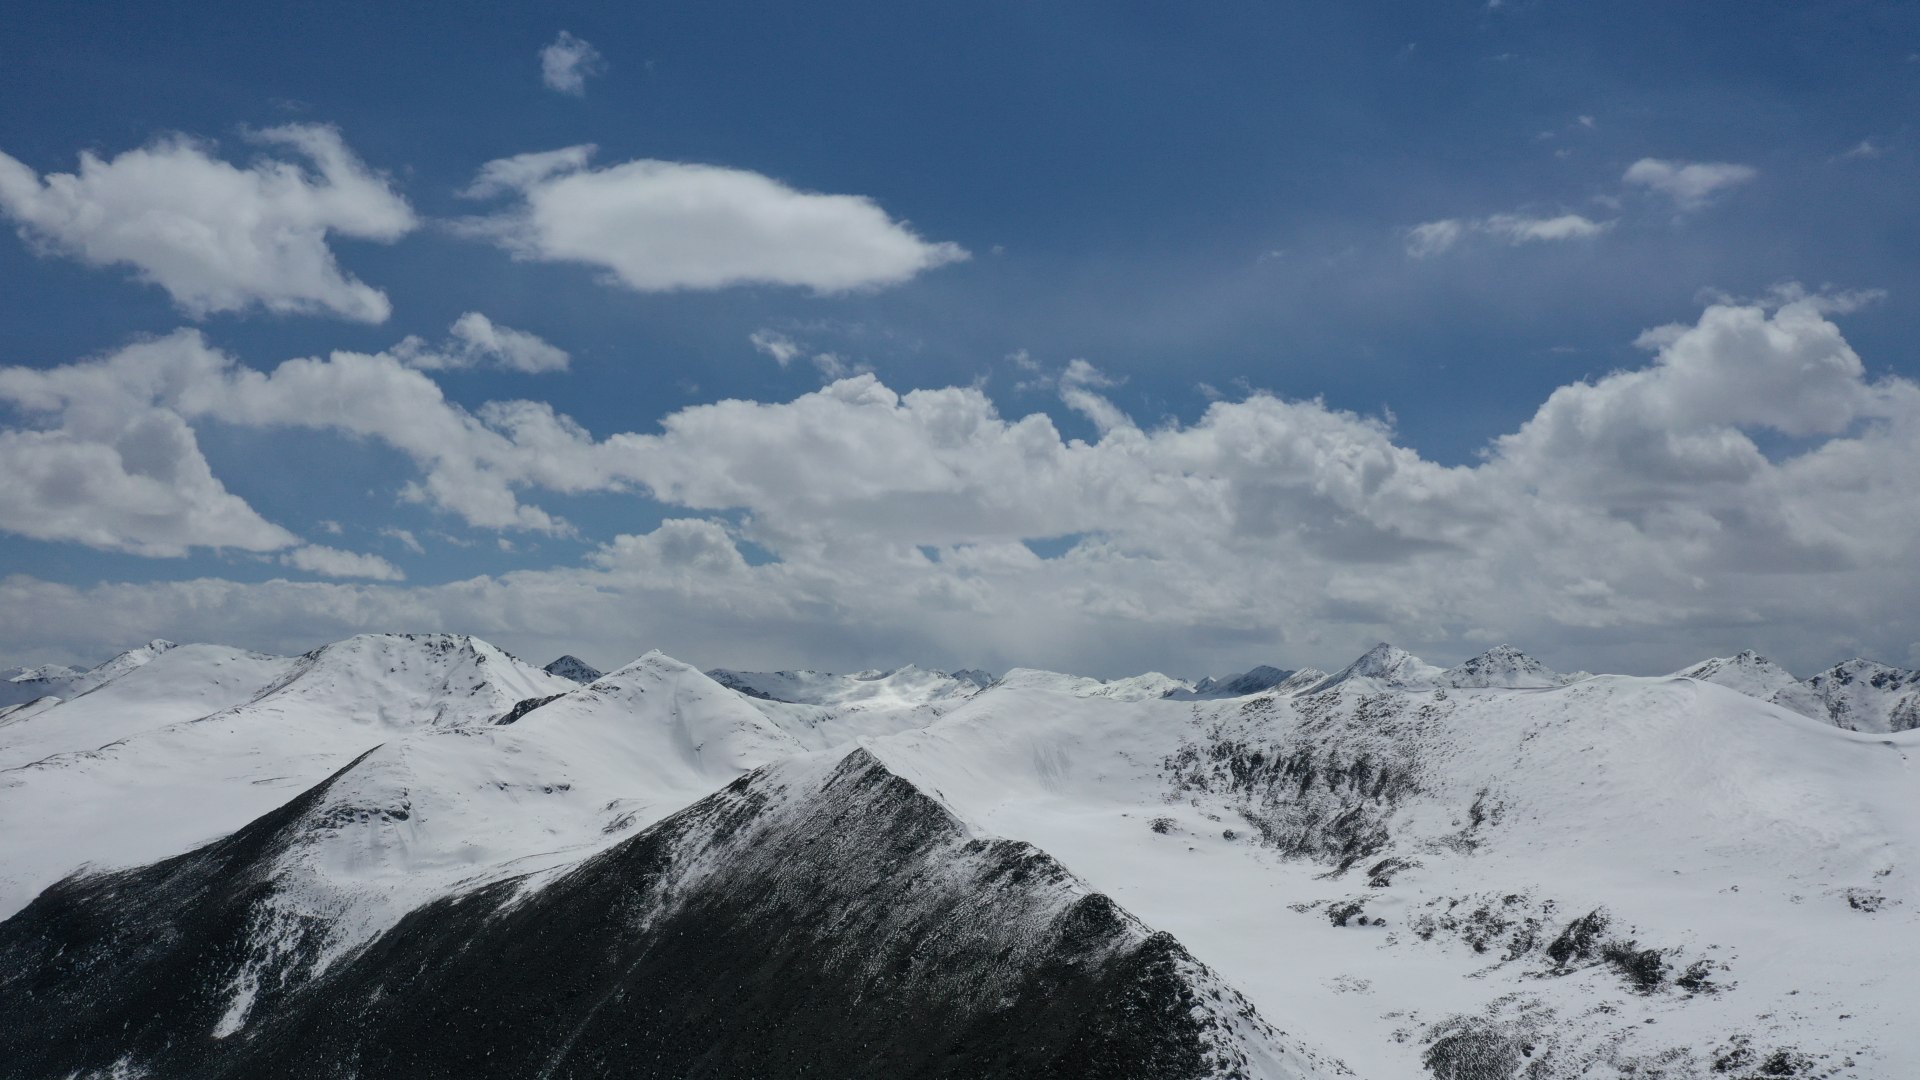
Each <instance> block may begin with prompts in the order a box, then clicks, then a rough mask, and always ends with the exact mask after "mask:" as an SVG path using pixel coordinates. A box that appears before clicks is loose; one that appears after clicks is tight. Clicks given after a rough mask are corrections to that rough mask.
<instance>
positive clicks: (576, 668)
mask: <svg viewBox="0 0 1920 1080" xmlns="http://www.w3.org/2000/svg"><path fill="white" fill-rule="evenodd" d="M540 670H541V671H544V672H546V673H547V674H549V675H558V676H559V677H560V678H562V679H569V680H571V681H573V682H577V683H579V684H580V685H582V686H585V685H587V684H588V683H590V682H592V681H593V680H595V679H597V678H599V677H600V676H601V675H602V674H603V672H602V671H601V670H600V669H599V668H597V667H594V666H593V665H592V664H589V663H587V662H586V661H585V660H582V659H580V658H579V657H577V656H575V655H573V654H572V653H568V654H567V655H565V656H562V657H561V658H560V659H558V660H555V661H554V662H553V663H551V664H548V665H547V666H546V667H543V668H541V669H540Z"/></svg>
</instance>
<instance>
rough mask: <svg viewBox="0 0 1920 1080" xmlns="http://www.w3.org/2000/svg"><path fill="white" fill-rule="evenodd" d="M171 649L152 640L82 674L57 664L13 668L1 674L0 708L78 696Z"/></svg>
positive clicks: (166, 642)
mask: <svg viewBox="0 0 1920 1080" xmlns="http://www.w3.org/2000/svg"><path fill="white" fill-rule="evenodd" d="M171 648H173V642H171V641H167V640H165V639H162V638H155V639H153V640H152V641H149V642H147V643H146V644H145V645H142V646H140V647H139V648H136V649H128V650H127V651H126V652H123V653H120V654H119V655H117V656H115V657H113V658H112V659H110V660H107V661H105V662H103V663H101V664H99V665H97V666H95V667H91V668H88V669H86V670H84V671H78V670H75V669H73V668H70V667H66V666H64V665H61V664H40V665H38V666H36V667H24V668H14V669H13V670H12V671H9V672H6V673H5V681H4V682H3V683H0V706H8V705H19V704H24V703H26V702H30V701H36V700H39V699H41V698H46V697H60V698H71V697H78V696H80V695H81V694H85V693H88V692H89V691H93V690H98V689H99V688H100V687H102V686H105V685H106V684H107V683H110V682H112V681H113V680H115V679H117V678H119V677H120V676H122V675H125V674H126V673H128V672H130V671H132V670H134V669H135V668H138V667H142V666H144V665H146V664H147V663H148V662H149V661H151V660H153V658H154V657H156V656H159V655H160V654H161V653H164V652H166V651H167V650H169V649H171Z"/></svg>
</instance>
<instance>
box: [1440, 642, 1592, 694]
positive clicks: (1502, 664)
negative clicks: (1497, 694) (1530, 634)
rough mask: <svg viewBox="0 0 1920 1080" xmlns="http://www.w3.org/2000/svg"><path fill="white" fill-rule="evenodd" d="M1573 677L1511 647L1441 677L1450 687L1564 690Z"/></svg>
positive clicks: (1496, 649) (1490, 651) (1488, 653)
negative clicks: (1562, 687)
mask: <svg viewBox="0 0 1920 1080" xmlns="http://www.w3.org/2000/svg"><path fill="white" fill-rule="evenodd" d="M1573 678H1574V677H1573V676H1567V675H1562V674H1560V673H1559V672H1557V671H1554V670H1553V669H1552V668H1550V667H1548V666H1547V665H1545V664H1543V663H1541V662H1540V661H1538V660H1535V659H1534V658H1533V657H1531V656H1528V655H1527V654H1526V653H1523V652H1521V651H1520V650H1519V649H1516V648H1514V647H1513V646H1511V645H1495V646H1494V647H1493V648H1491V649H1488V650H1487V651H1486V652H1483V653H1481V654H1480V655H1479V656H1476V657H1474V658H1472V659H1471V660H1467V661H1464V662H1462V663H1461V664H1459V665H1457V666H1455V667H1450V668H1448V669H1447V670H1446V671H1444V672H1442V673H1441V675H1440V681H1441V682H1442V683H1443V684H1445V685H1447V686H1456V687H1460V688H1462V689H1466V688H1489V687H1506V688H1510V689H1537V688H1541V687H1548V686H1564V685H1566V684H1567V683H1568V682H1570V681H1572V679H1573Z"/></svg>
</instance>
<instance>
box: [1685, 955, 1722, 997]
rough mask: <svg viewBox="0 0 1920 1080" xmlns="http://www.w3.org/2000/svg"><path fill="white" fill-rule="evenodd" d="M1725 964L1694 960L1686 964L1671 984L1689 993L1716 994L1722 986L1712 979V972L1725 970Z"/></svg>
mask: <svg viewBox="0 0 1920 1080" xmlns="http://www.w3.org/2000/svg"><path fill="white" fill-rule="evenodd" d="M1725 970H1727V966H1726V965H1725V964H1716V963H1714V962H1713V961H1711V960H1695V961H1694V962H1693V963H1691V964H1688V965H1687V967H1686V969H1685V970H1684V971H1682V972H1681V973H1680V974H1679V976H1678V977H1677V978H1675V979H1674V980H1673V984H1674V985H1675V986H1678V987H1679V988H1680V989H1682V990H1685V991H1686V992H1687V993H1689V994H1717V993H1719V992H1720V991H1721V989H1722V987H1721V986H1720V984H1719V983H1717V982H1714V981H1713V976H1714V973H1715V972H1717V971H1725Z"/></svg>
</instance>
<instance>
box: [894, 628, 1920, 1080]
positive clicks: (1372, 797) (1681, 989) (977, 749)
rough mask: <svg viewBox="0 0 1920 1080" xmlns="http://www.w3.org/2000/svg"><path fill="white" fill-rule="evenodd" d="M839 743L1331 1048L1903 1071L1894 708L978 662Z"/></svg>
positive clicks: (1363, 1068) (1654, 688)
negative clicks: (1228, 683)
mask: <svg viewBox="0 0 1920 1080" xmlns="http://www.w3.org/2000/svg"><path fill="white" fill-rule="evenodd" d="M1400 666H1401V667H1402V668H1403V669H1404V667H1405V665H1400ZM1367 678H1368V679H1370V680H1377V676H1367ZM869 746H870V749H872V750H873V751H874V752H875V753H876V754H878V755H879V756H881V757H882V758H883V759H884V760H886V761H887V762H888V763H889V765H890V766H891V767H893V768H895V769H896V770H898V771H900V772H901V773H902V774H903V775H906V776H909V777H912V778H913V779H915V780H916V782H918V783H920V784H921V785H922V786H923V787H925V788H927V789H929V790H934V791H937V792H939V793H940V794H941V796H942V797H943V798H944V799H945V800H946V801H947V802H948V803H949V804H950V805H952V806H954V807H956V808H957V809H958V810H959V811H960V812H961V813H963V814H964V815H965V816H967V817H968V818H969V819H970V820H972V821H974V822H976V824H977V825H978V827H980V828H983V829H988V830H991V831H994V832H996V833H999V834H1001V835H1006V836H1012V837H1017V838H1020V839H1025V840H1028V841H1030V842H1032V843H1034V844H1036V845H1037V846H1039V847H1041V848H1043V849H1045V850H1047V851H1049V852H1051V853H1052V854H1054V855H1055V856H1056V857H1057V858H1059V859H1061V861H1062V862H1063V863H1065V864H1066V865H1067V866H1068V867H1069V868H1071V869H1073V870H1074V871H1075V872H1076V873H1078V874H1080V875H1081V876H1083V877H1085V878H1086V879H1087V880H1088V881H1089V882H1090V883H1092V884H1093V885H1095V886H1096V887H1099V888H1102V889H1104V890H1106V891H1107V892H1109V893H1110V894H1111V895H1113V896H1114V898H1115V899H1116V900H1117V901H1119V902H1120V903H1121V904H1123V905H1125V906H1126V907H1128V908H1129V909H1130V910H1132V911H1135V912H1137V913H1138V914H1139V915H1140V916H1141V917H1142V918H1143V919H1145V920H1146V921H1147V922H1149V923H1150V924H1153V925H1156V926H1160V927H1162V928H1164V929H1166V930H1168V931H1169V932H1171V933H1173V934H1174V935H1175V936H1176V937H1177V938H1179V939H1180V940H1181V941H1182V942H1183V943H1185V944H1186V945H1187V946H1188V947H1189V948H1190V949H1191V950H1192V951H1193V952H1194V955H1195V956H1196V957H1197V958H1199V959H1200V960H1201V961H1203V962H1205V963H1208V964H1209V965H1211V966H1212V967H1214V968H1215V969H1216V970H1218V971H1219V972H1220V973H1221V974H1222V975H1223V977H1225V978H1226V979H1227V980H1228V981H1229V982H1230V983H1232V984H1233V985H1235V986H1237V987H1239V988H1240V989H1241V990H1242V991H1243V992H1245V993H1246V994H1247V995H1248V997H1249V998H1250V999H1251V1000H1252V1001H1253V1002H1254V1004H1255V1005H1256V1006H1257V1007H1259V1008H1260V1009H1261V1010H1262V1012H1263V1013H1265V1014H1267V1015H1277V1016H1287V1017H1290V1018H1293V1019H1294V1020H1295V1022H1297V1023H1299V1024H1301V1025H1302V1030H1304V1031H1308V1032H1311V1033H1312V1034H1313V1036H1314V1038H1315V1039H1316V1040H1317V1041H1318V1042H1319V1044H1320V1045H1321V1046H1322V1047H1323V1048H1325V1049H1326V1050H1327V1051H1328V1052H1330V1053H1332V1054H1334V1055H1336V1056H1338V1057H1340V1058H1342V1059H1343V1060H1345V1061H1346V1062H1347V1064H1348V1065H1350V1066H1351V1067H1352V1068H1354V1069H1355V1071H1356V1072H1357V1073H1358V1074H1360V1075H1363V1076H1373V1077H1415V1076H1420V1075H1423V1070H1424V1069H1426V1067H1427V1066H1428V1065H1429V1064H1430V1063H1431V1061H1432V1060H1433V1055H1435V1054H1436V1053H1438V1054H1439V1055H1440V1059H1439V1060H1440V1061H1441V1063H1442V1064H1445V1060H1446V1055H1447V1054H1448V1053H1455V1054H1464V1053H1466V1050H1465V1049H1463V1048H1468V1047H1479V1048H1481V1049H1482V1050H1484V1051H1485V1052H1486V1054H1488V1055H1491V1056H1493V1057H1500V1056H1502V1055H1506V1056H1509V1057H1511V1059H1512V1062H1513V1067H1514V1068H1515V1069H1517V1068H1519V1067H1520V1064H1521V1063H1522V1061H1523V1059H1524V1060H1526V1061H1527V1062H1529V1063H1530V1066H1531V1067H1532V1068H1533V1069H1535V1070H1536V1071H1535V1072H1530V1073H1528V1075H1529V1076H1530V1077H1531V1076H1542V1077H1561V1076H1567V1077H1590V1076H1621V1075H1628V1074H1629V1073H1630V1072H1631V1071H1632V1070H1640V1072H1638V1073H1633V1074H1634V1075H1654V1074H1655V1073H1654V1072H1652V1071H1651V1070H1654V1069H1655V1068H1656V1067H1658V1068H1664V1069H1666V1070H1668V1071H1666V1072H1660V1073H1657V1075H1662V1076H1688V1077H1710V1076H1711V1077H1718V1076H1722V1075H1727V1074H1728V1073H1729V1072H1731V1073H1732V1074H1734V1075H1740V1073H1739V1072H1738V1071H1737V1070H1738V1069H1739V1068H1741V1067H1743V1066H1741V1065H1740V1062H1742V1061H1743V1060H1745V1059H1746V1057H1749V1056H1750V1057H1752V1058H1753V1060H1754V1062H1756V1063H1760V1064H1764V1063H1765V1062H1766V1061H1768V1060H1772V1059H1773V1058H1774V1057H1775V1056H1776V1055H1785V1056H1783V1057H1780V1058H1779V1060H1780V1061H1783V1062H1788V1063H1792V1062H1796V1061H1801V1060H1803V1059H1804V1060H1806V1061H1809V1062H1812V1061H1818V1062H1820V1063H1821V1065H1822V1068H1823V1069H1825V1068H1828V1067H1833V1068H1834V1070H1835V1071H1833V1072H1832V1073H1831V1075H1839V1076H1856V1077H1892V1076H1908V1075H1920V1039H1916V1038H1915V1037H1914V1036H1913V1035H1912V1034H1911V1028H1910V1024H1909V1022H1908V1019H1907V1017H1906V1015H1905V1013H1906V1010H1905V1006H1904V995H1902V994H1901V993H1900V992H1899V991H1898V989H1897V987H1898V986H1899V985H1901V984H1902V983H1903V982H1904V981H1905V980H1906V978H1907V974H1906V973H1907V972H1909V971H1911V970H1913V966H1914V965H1915V964H1916V963H1920V935H1916V934H1915V933H1914V931H1915V930H1916V929H1920V926H1917V925H1916V922H1920V878H1916V874H1915V868H1916V867H1920V813H1916V811H1920V782H1917V781H1916V777H1917V776H1920V769H1917V768H1916V765H1920V763H1916V762H1915V761H1914V758H1915V756H1916V755H1920V740H1916V739H1914V738H1911V737H1909V738H1906V739H1903V740H1900V741H1898V742H1896V743H1887V742H1885V741H1881V740H1875V739H1870V738H1866V737H1862V736H1858V735H1853V734H1851V733H1847V732H1841V731H1837V730H1835V729H1833V728H1831V727H1828V726H1825V725H1822V724H1817V723H1812V722H1809V721H1808V720H1806V719H1804V718H1802V717H1799V716H1797V715H1795V714H1792V713H1789V712H1786V711H1784V710H1781V709H1778V708H1776V707H1772V706H1767V705H1758V704H1756V703H1755V702H1753V701H1751V700H1749V699H1748V698H1746V697H1743V696H1740V695H1737V694H1735V693H1732V692H1729V691H1728V690H1726V689H1724V688H1722V687H1719V686H1715V685H1710V684H1704V683H1700V682H1689V681H1684V680H1679V679H1629V678H1619V677H1602V678H1597V679H1590V680H1587V681H1584V682H1582V683H1580V684H1577V685H1574V686H1569V687H1564V688H1550V689H1523V690H1506V689H1491V690H1483V689H1453V688H1449V689H1442V690H1438V691H1424V692H1416V693H1406V692H1389V691H1385V690H1383V689H1382V688H1381V687H1380V685H1379V683H1378V681H1370V682H1366V683H1363V682H1361V681H1360V680H1358V679H1350V680H1347V681H1345V682H1344V683H1340V684H1336V685H1335V687H1334V688H1333V689H1332V690H1331V691H1323V692H1321V693H1319V694H1310V695H1298V696H1294V697H1286V696H1282V695H1262V696H1255V697H1254V698H1251V699H1247V700H1245V701H1243V702H1230V703H1220V704H1218V705H1209V704H1179V703H1174V702H1155V701H1141V702H1133V703H1128V704H1126V705H1124V706H1114V707H1108V708H1104V709H1101V710H1099V711H1097V712H1096V711H1093V710H1089V709H1087V708H1086V707H1085V704H1084V699H1076V698H1073V697H1071V696H1069V695H1065V694H1061V693H1059V692H1058V691H1056V690H1053V689H1050V688H1044V687H1035V688H1031V689H1027V690H1022V691H1006V690H1004V689H1003V690H1002V691H1000V692H997V693H996V694H993V695H983V696H982V698H981V699H980V700H979V701H977V702H975V703H973V704H971V705H970V706H969V707H967V708H965V709H962V710H958V711H956V712H955V713H953V714H951V715H949V716H948V717H946V718H944V719H943V720H941V721H940V722H939V723H937V724H935V725H933V726H932V727H930V728H928V729H927V730H925V731H923V732H917V733H909V734H905V735H901V736H896V737H894V738H891V739H888V740H884V741H876V742H874V743H871V744H869ZM1590 913H1598V914H1597V915H1596V916H1595V917H1594V918H1593V919H1591V920H1589V921H1585V922H1582V920H1585V919H1586V917H1587V916H1588V915H1589V914H1590ZM1363 919H1364V920H1366V921H1367V922H1368V923H1371V922H1372V921H1373V920H1383V925H1364V924H1363V923H1362V920H1363ZM1576 923H1579V924H1581V925H1584V926H1586V927H1588V928H1589V929H1590V933H1587V934H1586V935H1585V937H1587V938H1592V939H1593V940H1590V941H1585V940H1583V935H1582V934H1581V933H1579V932H1573V933H1572V934H1571V936H1570V938H1569V931H1570V928H1574V927H1575V924H1576ZM1336 924H1338V925H1336ZM1562 939H1569V940H1568V941H1566V942H1564V943H1563V942H1562ZM1556 943H1561V944H1562V947H1560V948H1558V949H1557V950H1556V948H1555V945H1556ZM1556 957H1557V958H1556ZM1636 979H1639V980H1641V981H1639V982H1636V981H1635V980H1636ZM1647 1021H1651V1023H1648V1022H1647ZM1522 1047H1531V1048H1532V1054H1531V1055H1526V1054H1522V1052H1521V1048H1522ZM1450 1048H1451V1049H1450ZM1476 1052H1478V1051H1476ZM1842 1062H1851V1064H1850V1065H1846V1066H1844V1067H1840V1066H1841V1063H1842ZM1716 1064H1724V1065H1725V1066H1726V1068H1724V1069H1719V1070H1718V1071H1716ZM1809 1068H1812V1066H1809ZM1460 1075H1474V1074H1468V1073H1462V1074H1460ZM1484 1075H1489V1076H1505V1075H1507V1073H1506V1072H1498V1071H1496V1072H1489V1073H1486V1074H1484ZM1769 1075H1771V1074H1769ZM1780 1075H1798V1074H1797V1073H1793V1072H1785V1073H1781V1074H1780ZM1806 1075H1828V1073H1826V1072H1824V1071H1823V1072H1820V1073H1814V1072H1808V1073H1806Z"/></svg>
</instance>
